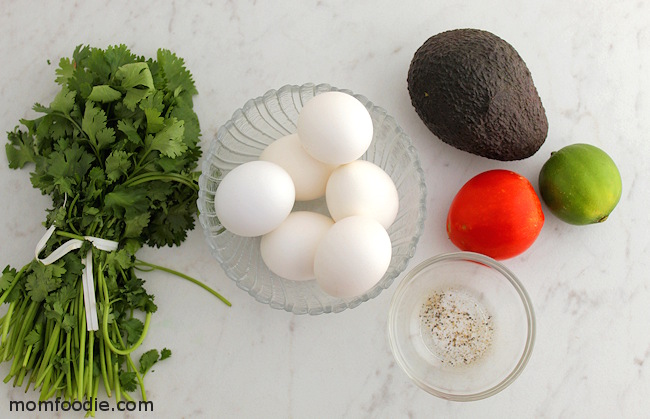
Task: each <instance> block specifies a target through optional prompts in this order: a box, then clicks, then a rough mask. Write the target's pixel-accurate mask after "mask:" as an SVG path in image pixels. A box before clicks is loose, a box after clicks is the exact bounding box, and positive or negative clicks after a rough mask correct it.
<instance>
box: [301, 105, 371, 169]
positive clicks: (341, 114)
mask: <svg viewBox="0 0 650 419" xmlns="http://www.w3.org/2000/svg"><path fill="white" fill-rule="evenodd" d="M297 126H298V137H300V141H301V142H302V145H303V147H304V148H305V150H306V151H307V152H308V153H309V154H310V155H311V156H312V157H314V158H315V159H316V160H320V161H322V162H324V163H327V164H335V165H339V164H345V163H349V162H351V161H353V160H356V159H358V158H359V157H361V156H362V155H363V153H365V152H366V150H367V149H368V147H369V146H370V143H371V142H372V132H373V128H372V118H371V117H370V114H369V113H368V110H367V109H366V107H365V106H363V104H362V103H361V102H359V100H357V99H356V98H355V97H354V96H351V95H349V94H346V93H343V92H325V93H321V94H319V95H316V96H314V97H313V98H312V99H311V100H309V101H308V102H307V103H306V104H305V106H304V107H303V108H302V110H301V111H300V114H299V115H298V123H297Z"/></svg>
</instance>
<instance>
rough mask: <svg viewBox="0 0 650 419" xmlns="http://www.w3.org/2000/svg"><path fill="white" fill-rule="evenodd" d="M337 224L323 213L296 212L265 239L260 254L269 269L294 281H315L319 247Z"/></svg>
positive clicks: (265, 236)
mask: <svg viewBox="0 0 650 419" xmlns="http://www.w3.org/2000/svg"><path fill="white" fill-rule="evenodd" d="M333 224H334V221H333V220H332V219H331V218H329V217H326V216H324V215H322V214H317V213H315V212H310V211H295V212H292V213H291V214H289V216H288V217H287V218H286V219H285V220H284V221H283V222H282V224H280V226H279V227H278V228H276V229H275V230H273V231H272V232H270V233H268V234H266V235H264V236H262V240H261V242H260V252H261V254H262V260H263V261H264V263H265V264H266V266H267V267H268V268H269V269H270V270H271V272H273V273H275V274H276V275H278V276H281V277H283V278H286V279H291V280H294V281H304V280H308V279H314V278H315V274H314V256H315V255H316V248H317V247H318V244H319V243H320V241H321V239H322V238H323V237H324V236H325V233H327V231H328V230H329V229H330V227H332V225H333Z"/></svg>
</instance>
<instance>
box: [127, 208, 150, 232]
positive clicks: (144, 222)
mask: <svg viewBox="0 0 650 419" xmlns="http://www.w3.org/2000/svg"><path fill="white" fill-rule="evenodd" d="M150 218H151V214H150V213H148V212H143V213H141V214H137V215H134V216H131V217H126V218H125V219H124V223H125V228H124V233H123V236H124V237H125V238H130V237H140V235H141V234H142V230H144V228H145V227H147V226H148V225H149V219H150Z"/></svg>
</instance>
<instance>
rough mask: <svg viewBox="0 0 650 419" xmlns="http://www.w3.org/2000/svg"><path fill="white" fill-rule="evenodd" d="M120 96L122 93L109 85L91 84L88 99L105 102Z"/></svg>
mask: <svg viewBox="0 0 650 419" xmlns="http://www.w3.org/2000/svg"><path fill="white" fill-rule="evenodd" d="M121 97H122V93H121V92H120V91H118V90H115V89H113V88H112V87H111V86H109V85H106V84H102V85H101V86H93V89H92V90H91V91H90V96H88V100H92V101H94V102H102V103H106V102H113V101H116V100H118V99H119V98H121Z"/></svg>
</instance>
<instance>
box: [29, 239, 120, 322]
mask: <svg viewBox="0 0 650 419" xmlns="http://www.w3.org/2000/svg"><path fill="white" fill-rule="evenodd" d="M54 230H56V227H55V226H51V227H50V228H48V229H47V231H46V232H45V235H44V236H43V237H42V238H41V239H40V240H39V241H38V243H37V244H36V259H38V260H39V261H40V262H41V263H42V264H43V265H49V264H51V263H54V262H56V261H57V260H59V259H61V258H62V257H63V256H65V255H66V254H68V253H70V252H71V251H73V250H77V249H79V248H81V246H83V244H84V240H79V239H70V240H68V241H67V242H65V243H63V244H62V245H61V246H59V247H58V248H56V249H55V250H54V251H52V253H51V254H50V255H49V256H47V257H45V258H43V259H41V258H40V257H39V256H38V255H39V254H40V253H41V251H42V250H43V249H44V248H45V245H46V244H47V241H48V240H49V239H50V237H52V234H54ZM84 239H85V240H87V241H89V242H90V243H91V244H92V245H93V247H95V248H96V249H99V250H103V251H106V252H113V251H115V250H117V246H118V245H119V243H118V242H115V241H112V240H106V239H100V238H99V237H91V236H84ZM84 265H85V268H84V270H83V273H82V275H81V282H82V285H83V292H84V307H85V309H86V329H87V330H99V320H98V319H97V300H96V298H95V282H94V279H93V254H92V251H91V250H88V252H87V253H86V258H85V260H84Z"/></svg>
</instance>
